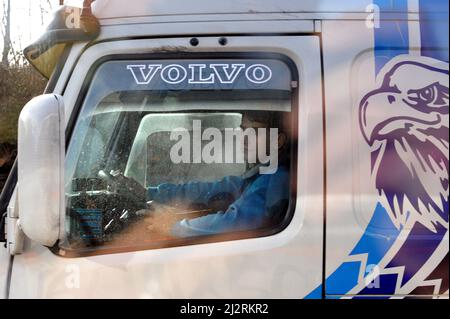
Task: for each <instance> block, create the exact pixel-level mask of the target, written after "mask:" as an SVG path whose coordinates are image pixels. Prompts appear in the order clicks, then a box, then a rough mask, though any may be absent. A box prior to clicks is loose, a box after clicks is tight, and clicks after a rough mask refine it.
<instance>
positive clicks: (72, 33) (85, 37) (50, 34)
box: [23, 6, 100, 78]
mask: <svg viewBox="0 0 450 319" xmlns="http://www.w3.org/2000/svg"><path fill="white" fill-rule="evenodd" d="M99 32H100V26H99V23H98V20H97V19H96V18H95V17H94V16H93V15H92V12H91V10H90V7H89V8H83V9H81V8H77V7H70V6H61V7H60V8H59V9H58V10H57V11H55V13H54V16H53V20H52V22H51V23H50V24H49V25H48V26H47V28H46V30H45V32H44V34H43V35H42V36H41V37H40V38H39V39H38V40H37V41H35V42H34V43H32V44H31V45H29V46H27V47H26V48H25V49H24V52H23V53H24V55H25V57H26V58H27V60H28V61H29V62H30V64H31V65H32V66H33V67H35V68H36V69H37V70H38V71H39V72H40V73H41V74H42V75H43V76H45V77H46V78H49V77H50V76H51V74H52V72H53V70H54V69H55V67H56V64H57V62H58V60H59V59H60V57H61V55H62V53H63V51H64V48H65V46H66V45H67V44H70V43H74V42H84V41H92V40H93V39H95V38H96V37H97V36H98V34H99Z"/></svg>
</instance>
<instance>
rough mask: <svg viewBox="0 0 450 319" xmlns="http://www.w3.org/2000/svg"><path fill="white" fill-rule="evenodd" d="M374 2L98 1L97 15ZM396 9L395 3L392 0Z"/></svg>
mask: <svg viewBox="0 0 450 319" xmlns="http://www.w3.org/2000/svg"><path fill="white" fill-rule="evenodd" d="M371 3H372V1H371V0H346V1H336V0H302V1H295V0H279V1H273V0H227V1H223V0H193V1H185V0H171V1H170V5H167V1H166V0H152V1H150V0H131V1H127V2H126V4H125V3H124V2H123V1H122V0H97V1H95V3H94V4H93V9H94V10H93V12H94V14H95V15H96V16H97V17H99V18H100V19H111V18H118V17H130V16H158V15H189V14H235V13H272V12H287V13H289V12H366V8H367V6H368V5H369V4H371ZM392 8H393V9H394V8H395V7H394V1H392Z"/></svg>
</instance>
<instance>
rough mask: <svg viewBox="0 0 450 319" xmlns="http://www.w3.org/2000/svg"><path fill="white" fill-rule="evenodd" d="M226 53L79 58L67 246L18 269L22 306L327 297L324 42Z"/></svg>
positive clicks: (237, 46) (184, 42) (101, 53)
mask: <svg viewBox="0 0 450 319" xmlns="http://www.w3.org/2000/svg"><path fill="white" fill-rule="evenodd" d="M218 40H219V37H202V38H201V39H200V41H198V39H190V38H170V39H141V40H121V41H105V42H102V43H98V44H95V45H93V46H91V47H89V48H88V49H87V50H86V51H85V52H84V53H83V54H82V55H81V57H80V59H79V60H78V62H77V64H76V66H75V67H74V69H73V74H72V76H71V78H70V80H69V82H68V85H67V87H66V89H65V91H64V103H65V106H66V110H65V112H66V114H67V115H69V116H67V118H66V123H67V131H66V132H67V136H68V145H67V155H66V164H65V165H66V172H65V189H64V190H61V191H64V192H65V194H66V208H65V211H63V212H61V216H62V223H63V224H64V233H63V234H61V239H60V241H59V243H58V245H57V246H55V247H53V248H52V249H48V248H44V247H41V246H37V245H31V248H30V249H27V250H26V251H25V252H24V253H23V254H22V255H19V256H16V258H15V260H14V263H15V264H14V268H13V273H12V281H11V290H10V296H11V297H14V296H17V297H67V298H73V297H85V298H86V297H88V298H89V297H128V298H130V297H148V298H173V297H178V298H180V297H181V298H184V297H188V298H245V297H247V298H273V297H288V298H301V297H305V296H309V297H319V298H320V297H321V290H315V289H316V288H317V287H318V286H319V285H320V284H321V283H322V262H323V260H322V253H323V251H322V247H323V226H324V225H323V217H324V216H323V213H324V193H323V189H324V183H323V181H324V172H323V164H324V161H323V156H324V152H323V147H324V145H323V126H322V123H323V122H322V115H323V113H322V78H321V74H322V73H321V60H320V57H321V54H320V40H319V37H318V36H313V35H311V36H254V37H250V36H231V37H227V39H226V41H225V42H224V41H223V40H222V41H218ZM219 43H221V44H219ZM247 129H250V130H247ZM252 129H253V131H252ZM240 132H241V133H246V135H245V136H243V141H244V142H243V143H242V144H240V143H239V142H237V141H241V140H239V138H238V137H236V134H237V135H239V134H240ZM252 134H254V135H252ZM230 136H231V138H229V137H230ZM264 136H265V137H266V139H262V137H264ZM227 137H228V138H227ZM261 140H264V142H261ZM252 141H253V142H252ZM255 147H256V148H255ZM256 149H258V151H256ZM252 154H253V155H252ZM252 156H253V157H252ZM142 189H145V193H144V195H143V196H144V197H145V200H146V201H147V203H145V204H144V205H142V196H141V195H142V192H141V191H142ZM130 190H131V191H130ZM23 278H27V286H30V287H34V288H33V289H24V286H23V284H21V281H22V280H23ZM42 278H44V279H45V280H44V281H45V284H42V282H41V280H42ZM311 292H313V293H311Z"/></svg>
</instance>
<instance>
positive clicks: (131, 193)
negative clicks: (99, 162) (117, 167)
mask: <svg viewBox="0 0 450 319" xmlns="http://www.w3.org/2000/svg"><path fill="white" fill-rule="evenodd" d="M98 177H99V178H101V179H102V180H104V181H106V183H107V186H108V190H110V191H111V192H112V193H113V194H114V195H115V196H116V199H115V200H112V202H114V206H115V207H114V208H112V209H110V210H109V214H108V215H109V216H107V220H106V223H105V226H104V233H105V234H111V233H114V232H117V231H120V230H121V229H123V228H124V227H126V226H127V225H128V224H130V223H131V222H132V221H133V220H134V219H136V218H137V217H138V215H136V212H137V211H139V210H141V209H144V208H146V207H147V205H146V194H147V190H146V189H145V187H143V186H142V185H141V184H139V183H138V182H137V181H135V180H134V179H132V178H129V177H126V176H124V175H123V174H122V173H121V172H120V171H111V172H110V173H106V172H105V171H103V170H100V171H99V172H98Z"/></svg>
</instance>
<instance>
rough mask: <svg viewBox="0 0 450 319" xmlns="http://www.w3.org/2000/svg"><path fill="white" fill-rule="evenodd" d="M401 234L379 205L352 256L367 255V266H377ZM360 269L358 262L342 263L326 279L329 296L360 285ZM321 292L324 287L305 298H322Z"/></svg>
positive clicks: (318, 288)
mask: <svg viewBox="0 0 450 319" xmlns="http://www.w3.org/2000/svg"><path fill="white" fill-rule="evenodd" d="M399 233H400V230H398V229H397V228H396V227H395V226H394V224H393V223H392V221H391V218H390V217H389V214H388V213H387V211H386V210H385V209H384V208H383V206H382V205H381V204H377V207H376V208H375V212H374V214H373V216H372V219H371V220H370V222H369V224H368V225H367V228H366V230H365V231H364V234H363V236H362V237H361V239H360V240H359V242H358V243H357V244H356V246H355V248H354V249H353V250H352V252H351V253H350V255H359V254H364V255H365V254H367V265H377V264H378V263H379V262H380V261H381V259H382V258H383V256H384V255H386V253H387V251H388V250H389V249H390V248H391V247H392V245H393V244H394V242H395V240H396V239H397V237H398V235H399ZM360 269H361V263H360V262H358V261H348V262H344V263H342V264H341V265H340V266H339V267H338V268H337V269H336V270H335V271H334V272H333V273H332V274H331V275H330V276H329V277H328V278H327V279H326V283H325V284H326V293H327V295H345V294H346V293H347V292H348V291H349V290H351V289H352V288H353V287H355V286H356V285H357V284H358V277H359V272H360ZM365 275H368V273H367V272H366V274H365ZM321 290H322V285H320V286H319V287H317V288H316V289H315V290H314V291H312V292H311V293H310V294H309V295H308V296H306V297H305V298H320V297H319V296H320V292H321Z"/></svg>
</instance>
